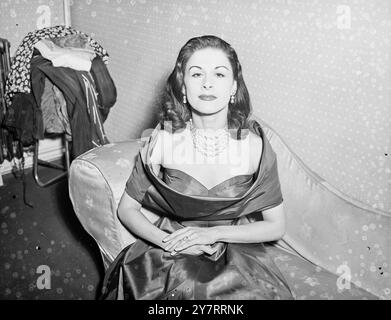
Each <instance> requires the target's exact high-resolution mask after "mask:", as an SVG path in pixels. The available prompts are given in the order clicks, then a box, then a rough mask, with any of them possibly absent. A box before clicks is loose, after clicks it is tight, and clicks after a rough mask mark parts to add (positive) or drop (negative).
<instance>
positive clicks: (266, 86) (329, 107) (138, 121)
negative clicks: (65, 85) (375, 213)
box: [0, 0, 391, 213]
mask: <svg viewBox="0 0 391 320" xmlns="http://www.w3.org/2000/svg"><path fill="white" fill-rule="evenodd" d="M70 3H71V19H72V26H73V27H74V28H76V29H79V30H81V31H83V32H85V33H87V34H90V35H91V36H93V37H94V38H95V39H96V40H97V41H98V42H99V43H101V44H102V45H103V47H104V48H105V49H107V50H108V52H109V54H110V60H109V70H110V73H111V75H112V77H113V78H114V81H115V83H116V85H117V89H118V101H117V103H116V105H115V107H114V108H113V109H112V111H111V113H110V115H109V118H108V120H107V121H106V123H105V128H106V131H107V134H108V136H109V138H110V139H111V140H112V141H119V140H125V139H129V138H135V137H139V136H140V134H141V132H142V131H143V129H145V128H147V127H152V126H153V125H154V124H155V122H156V111H157V110H158V109H159V105H158V101H159V94H160V92H161V89H162V87H163V85H164V81H165V80H166V78H167V76H168V74H169V72H170V71H171V69H172V67H173V65H174V62H175V59H176V56H177V53H178V51H179V49H180V47H181V46H182V45H183V44H184V43H185V41H187V40H188V39H189V38H190V37H193V36H197V35H202V34H215V35H218V36H221V37H223V38H224V39H225V40H227V41H228V42H230V43H231V44H232V45H233V46H234V47H235V49H236V50H237V52H238V54H239V58H240V60H241V63H242V66H243V72H244V77H245V80H246V83H247V86H248V88H249V91H250V94H251V98H252V103H253V109H254V114H256V115H257V116H259V117H261V118H262V119H263V120H265V121H266V122H267V123H269V124H270V125H271V126H272V127H273V128H274V129H275V130H276V131H277V132H278V133H279V134H280V135H281V136H282V138H283V139H284V140H285V141H286V142H287V143H288V144H289V146H290V147H291V148H292V149H293V151H294V152H295V153H297V154H298V155H299V156H300V157H301V158H302V159H303V161H304V162H305V163H306V164H307V165H309V166H310V168H311V169H312V170H314V171H316V172H317V173H318V174H319V175H320V176H321V177H322V178H324V179H325V180H327V181H328V182H329V183H331V184H332V185H334V186H335V187H336V188H338V189H339V190H341V191H342V192H344V193H345V194H347V195H349V196H351V197H352V198H354V199H357V200H360V201H362V202H364V203H367V204H369V205H371V206H373V207H374V208H377V209H379V210H383V211H385V212H386V213H390V211H391V196H390V195H391V107H390V103H391V80H390V79H391V77H390V73H391V70H390V69H391V61H390V53H389V52H391V51H390V46H391V43H390V34H391V2H390V1H388V0H373V1H366V0H345V1H340V0H329V1H327V2H326V1H320V0H295V1H293V0H247V1H234V0H224V1H223V0H164V1H159V0H77V1H76V0H73V1H72V0H70ZM0 16H1V19H0V20H1V21H0V27H1V35H0V37H3V38H7V39H8V40H9V41H10V42H11V45H12V46H11V52H12V53H13V52H14V51H15V50H16V48H17V45H18V44H19V43H20V41H21V40H22V39H23V37H24V36H25V35H26V34H27V33H28V32H29V31H31V30H33V29H36V28H39V27H43V26H49V25H56V24H61V23H63V7H62V1H53V0H35V1H26V0H8V1H1V3H0Z"/></svg>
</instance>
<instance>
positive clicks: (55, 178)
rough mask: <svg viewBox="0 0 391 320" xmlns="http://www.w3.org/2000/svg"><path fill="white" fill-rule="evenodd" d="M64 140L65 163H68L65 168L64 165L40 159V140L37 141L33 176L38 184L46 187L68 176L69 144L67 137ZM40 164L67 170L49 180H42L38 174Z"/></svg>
mask: <svg viewBox="0 0 391 320" xmlns="http://www.w3.org/2000/svg"><path fill="white" fill-rule="evenodd" d="M64 140H65V163H66V167H65V168H64V166H61V165H58V164H55V163H51V162H47V161H44V160H41V159H39V158H38V155H39V140H36V141H35V146H34V155H33V176H34V180H35V182H36V183H37V184H38V186H40V187H42V188H45V187H48V186H50V185H52V184H53V183H55V182H57V181H59V180H61V179H62V178H65V177H67V176H68V173H69V144H68V141H67V140H66V139H65V138H64ZM38 165H41V166H44V167H49V168H53V169H58V170H65V172H62V173H60V174H59V175H57V176H55V177H54V178H52V179H49V180H48V181H42V180H41V179H40V177H39V176H38Z"/></svg>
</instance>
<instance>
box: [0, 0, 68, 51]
mask: <svg viewBox="0 0 391 320" xmlns="http://www.w3.org/2000/svg"><path fill="white" fill-rule="evenodd" d="M59 24H64V7H63V1H59V0H56V1H54V0H2V1H0V38H5V39H7V40H8V41H9V42H10V43H11V48H10V51H11V56H13V55H14V54H15V51H16V49H17V48H18V46H19V44H20V43H21V42H22V40H23V38H24V37H25V36H26V35H27V33H29V32H30V31H33V30H35V29H41V28H44V27H51V26H55V25H59Z"/></svg>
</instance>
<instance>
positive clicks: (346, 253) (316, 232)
mask: <svg viewBox="0 0 391 320" xmlns="http://www.w3.org/2000/svg"><path fill="white" fill-rule="evenodd" d="M257 120H258V121H259V123H260V124H261V126H262V128H263V129H264V132H265V134H266V136H267V138H268V139H269V141H270V143H271V145H272V147H273V150H274V151H275V152H276V154H277V161H278V171H279V177H280V182H281V189H282V194H283V198H284V208H285V212H286V216H287V231H286V234H285V236H284V237H283V239H282V240H281V241H279V245H280V246H281V247H283V248H285V249H287V250H289V251H291V252H294V253H296V254H298V255H300V256H302V257H303V258H305V259H307V260H309V261H310V262H312V263H314V264H316V265H318V266H321V267H323V268H325V269H327V270H329V271H330V272H332V273H334V274H339V275H340V276H341V277H340V280H341V281H342V279H344V281H345V280H350V281H351V282H354V283H355V284H357V285H358V286H360V287H363V288H364V289H366V290H368V291H370V292H371V293H373V294H375V295H377V296H379V297H383V298H386V299H391V290H390V289H391V276H390V274H391V263H390V261H391V213H388V212H384V211H381V210H376V209H373V208H371V207H370V206H368V205H366V204H363V203H360V202H359V201H356V200H354V199H352V198H350V197H348V196H347V195H344V194H343V193H342V192H340V191H338V190H337V189H336V188H335V187H333V186H331V185H330V184H329V183H328V182H327V181H325V180H324V179H322V177H320V176H319V175H318V174H316V173H315V172H313V171H312V170H311V169H310V168H309V167H308V166H307V165H305V164H304V162H303V161H302V160H301V159H300V158H299V157H298V156H297V155H296V154H295V153H294V152H293V151H292V150H291V149H290V148H289V147H288V145H287V144H286V143H285V142H284V141H283V139H282V138H281V137H280V136H279V135H278V134H277V133H276V132H275V130H273V129H272V128H271V127H270V126H268V125H267V124H266V123H264V122H263V121H261V120H259V119H257ZM345 282H346V281H345Z"/></svg>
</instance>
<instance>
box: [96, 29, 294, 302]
mask: <svg viewBox="0 0 391 320" xmlns="http://www.w3.org/2000/svg"><path fill="white" fill-rule="evenodd" d="M250 111H251V108H250V99H249V95H248V91H247V88H246V85H245V83H244V80H243V76H242V70H241V65H240V63H239V60H238V58H237V55H236V53H235V51H234V49H233V48H232V47H231V46H230V45H229V44H228V43H226V42H225V41H224V40H222V39H220V38H217V37H215V36H202V37H197V38H193V39H190V40H189V41H188V42H187V43H186V44H185V45H184V46H183V47H182V49H181V51H180V52H179V55H178V58H177V62H176V65H175V68H174V70H173V72H172V73H171V75H170V77H169V79H168V81H167V86H166V92H165V101H164V103H163V108H162V114H161V121H160V124H159V125H158V126H157V128H156V129H155V130H154V132H153V133H152V135H151V137H150V138H149V140H148V142H147V143H146V145H145V146H144V147H143V148H142V149H141V151H140V153H139V155H138V158H137V160H136V164H135V167H134V169H133V172H132V174H131V176H130V178H129V180H128V183H127V185H126V190H125V192H124V194H123V196H122V198H121V201H120V204H119V208H118V216H119V219H120V220H121V222H122V223H123V224H124V225H125V226H126V227H127V228H128V229H129V230H130V231H131V232H132V233H133V234H135V235H136V236H138V237H139V239H138V240H137V241H136V242H135V243H133V244H132V245H130V246H129V247H127V248H125V249H124V250H122V252H121V253H120V254H119V255H118V257H117V258H116V260H115V261H114V262H113V264H112V265H111V266H110V268H109V269H108V270H107V273H106V276H105V279H104V283H103V294H102V296H101V298H102V299H291V298H292V295H291V292H290V290H289V288H288V286H287V284H286V282H285V280H284V278H283V276H282V275H281V273H280V272H279V270H278V269H277V267H276V266H275V264H274V263H273V261H272V260H271V259H270V258H269V257H268V255H267V254H266V252H265V248H264V246H263V245H262V242H265V241H273V240H277V239H279V238H281V237H282V236H283V234H284V232H285V218H284V211H283V205H282V201H283V199H282V195H281V190H280V184H279V180H278V172H277V162H276V161H277V160H276V156H275V153H274V152H273V150H272V148H271V146H270V144H269V142H268V140H267V139H266V138H265V136H264V133H263V131H262V128H261V127H260V125H259V124H258V123H257V122H256V121H253V120H252V121H251V120H249V115H250ZM141 207H144V208H147V209H149V210H150V211H152V212H154V213H156V214H157V217H158V219H157V221H156V222H155V223H151V222H150V220H149V219H147V218H146V217H145V216H144V215H143V213H142V212H141V210H140V209H141Z"/></svg>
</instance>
